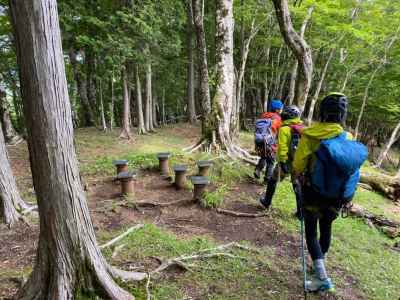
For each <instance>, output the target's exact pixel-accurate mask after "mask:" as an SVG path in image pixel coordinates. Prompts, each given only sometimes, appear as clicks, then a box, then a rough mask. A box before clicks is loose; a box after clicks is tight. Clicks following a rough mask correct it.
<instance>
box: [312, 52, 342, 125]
mask: <svg viewBox="0 0 400 300" xmlns="http://www.w3.org/2000/svg"><path fill="white" fill-rule="evenodd" d="M335 50H336V49H335V48H332V49H331V51H330V52H329V56H328V58H327V59H326V62H325V65H324V67H323V69H322V73H321V77H320V79H319V81H318V84H317V87H316V88H315V93H314V96H313V97H312V99H311V104H310V110H309V112H308V118H307V124H308V125H310V124H311V122H312V118H313V116H314V108H315V104H316V103H317V100H318V97H319V93H320V92H321V88H322V84H323V83H324V80H325V76H326V73H327V71H328V67H329V64H330V62H331V60H332V58H333V55H334V54H335Z"/></svg>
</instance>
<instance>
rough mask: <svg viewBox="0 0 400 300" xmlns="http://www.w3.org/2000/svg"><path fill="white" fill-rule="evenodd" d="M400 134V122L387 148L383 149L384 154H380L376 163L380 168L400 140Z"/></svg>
mask: <svg viewBox="0 0 400 300" xmlns="http://www.w3.org/2000/svg"><path fill="white" fill-rule="evenodd" d="M399 132H400V121H399V123H397V125H396V127H395V128H394V129H393V132H392V134H391V135H390V139H389V140H388V142H387V143H386V145H385V147H384V148H383V150H382V152H381V153H380V155H379V157H378V159H377V161H376V166H377V167H380V166H381V165H382V163H383V161H384V159H385V158H386V156H387V155H388V153H389V150H390V148H392V146H393V144H394V143H395V142H396V141H397V139H398V138H399Z"/></svg>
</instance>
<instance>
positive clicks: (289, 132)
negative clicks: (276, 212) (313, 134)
mask: <svg viewBox="0 0 400 300" xmlns="http://www.w3.org/2000/svg"><path fill="white" fill-rule="evenodd" d="M300 115H301V113H300V109H299V108H298V107H297V106H295V105H289V106H286V107H285V108H284V109H283V111H282V114H281V118H282V121H283V123H282V126H281V128H280V129H279V134H278V155H277V161H278V165H277V166H276V167H275V170H274V172H273V175H272V176H271V178H270V179H269V180H268V183H267V191H266V193H265V194H263V196H262V197H261V198H260V202H261V204H262V205H263V206H264V207H265V208H269V207H270V206H271V203H272V198H273V196H274V194H275V190H276V186H277V184H278V181H279V180H283V179H284V178H285V177H286V176H287V175H291V174H292V161H293V157H294V153H295V151H296V148H297V145H298V143H299V140H300V136H301V133H302V131H303V129H304V125H303V122H302V121H301V119H300ZM291 179H292V185H293V190H294V192H295V195H296V204H297V210H296V213H295V215H296V216H297V217H299V216H300V209H301V206H300V203H299V202H300V195H299V187H298V183H297V181H296V180H293V179H294V176H291Z"/></svg>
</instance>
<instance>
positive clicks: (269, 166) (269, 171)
mask: <svg viewBox="0 0 400 300" xmlns="http://www.w3.org/2000/svg"><path fill="white" fill-rule="evenodd" d="M275 164H276V162H275V158H274V157H261V158H260V159H259V161H258V164H257V166H256V169H257V170H259V171H260V172H261V171H262V170H264V168H266V169H265V181H268V180H270V179H271V178H272V175H273V173H274V169H275Z"/></svg>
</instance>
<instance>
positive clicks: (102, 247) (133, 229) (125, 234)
mask: <svg viewBox="0 0 400 300" xmlns="http://www.w3.org/2000/svg"><path fill="white" fill-rule="evenodd" d="M143 227H144V224H137V225H135V226H133V227H131V228H129V229H128V230H127V231H125V232H124V233H123V234H121V235H119V236H117V237H116V238H114V239H112V240H111V241H109V242H107V243H105V244H104V245H101V246H100V249H104V248H106V247H110V246H111V245H114V244H115V243H116V242H118V241H120V240H122V239H123V238H124V237H126V236H127V235H129V234H131V233H132V232H133V231H135V230H138V229H140V228H143Z"/></svg>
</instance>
